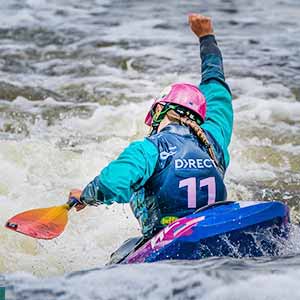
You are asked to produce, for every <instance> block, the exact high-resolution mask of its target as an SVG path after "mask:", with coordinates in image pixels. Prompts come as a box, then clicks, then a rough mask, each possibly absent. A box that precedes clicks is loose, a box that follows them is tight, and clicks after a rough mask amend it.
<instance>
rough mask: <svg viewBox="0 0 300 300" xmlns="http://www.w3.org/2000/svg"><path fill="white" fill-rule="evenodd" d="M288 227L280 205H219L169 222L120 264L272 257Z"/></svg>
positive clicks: (256, 203) (248, 203)
mask: <svg viewBox="0 0 300 300" xmlns="http://www.w3.org/2000/svg"><path fill="white" fill-rule="evenodd" d="M288 224H289V209H288V207H287V206H286V205H285V204H283V203H281V202H277V201H274V202H248V201H247V202H246V201H242V202H233V201H224V202H219V203H215V204H213V205H210V206H206V207H204V208H202V209H200V210H198V212H196V213H194V214H192V215H189V216H187V217H184V218H181V219H178V220H176V221H175V222H173V223H171V224H170V225H168V226H167V227H165V228H164V229H163V230H161V231H160V232H159V233H158V234H157V235H155V236H154V237H153V238H152V239H150V240H149V241H147V242H146V243H145V244H144V245H142V246H141V247H139V248H138V249H137V250H136V251H134V252H133V253H131V254H129V255H128V256H127V257H126V258H125V259H124V260H123V261H122V263H140V262H155V261H159V260H165V259H168V260H170V259H188V260H192V259H201V258H205V257H209V256H232V257H243V256H248V257H251V256H262V255H276V254H277V252H278V239H282V238H287V236H288Z"/></svg>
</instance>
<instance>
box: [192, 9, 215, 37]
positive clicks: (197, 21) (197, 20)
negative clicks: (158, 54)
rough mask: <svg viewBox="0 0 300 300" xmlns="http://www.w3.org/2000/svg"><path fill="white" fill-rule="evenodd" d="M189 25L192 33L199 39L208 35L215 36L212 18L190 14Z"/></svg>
mask: <svg viewBox="0 0 300 300" xmlns="http://www.w3.org/2000/svg"><path fill="white" fill-rule="evenodd" d="M189 24H190V27H191V29H192V31H193V32H194V33H195V34H196V35H197V36H198V37H199V38H200V37H203V36H206V35H210V34H214V30H213V25H212V21H211V18H210V17H205V16H202V15H199V14H190V15H189Z"/></svg>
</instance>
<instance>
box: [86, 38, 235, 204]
mask: <svg viewBox="0 0 300 300" xmlns="http://www.w3.org/2000/svg"><path fill="white" fill-rule="evenodd" d="M200 56H201V61H202V65H201V71H202V80H201V83H200V85H199V89H200V90H201V92H202V93H203V94H204V96H205V98H206V102H207V112H206V119H205V121H204V123H203V124H202V125H201V127H202V128H203V129H205V130H207V131H209V132H210V133H211V134H212V136H213V137H214V138H215V139H216V140H217V142H218V143H219V145H220V146H221V148H222V150H223V154H224V160H225V167H226V168H227V166H228V164H229V159H230V158H229V153H228V146H229V143H230V139H231V135H232V127H233V110H232V97H231V92H230V89H229V87H228V85H227V83H226V82H225V77H224V71H223V62H222V55H221V51H220V50H219V48H218V46H217V42H216V40H215V37H214V36H213V35H209V36H205V37H203V38H201V39H200ZM157 160H158V150H157V148H156V147H155V146H154V144H153V143H151V142H150V141H149V140H147V139H143V140H141V141H136V142H132V143H131V144H130V145H129V146H128V147H127V148H126V149H125V150H124V151H123V152H122V153H121V154H120V156H119V157H118V158H117V159H116V160H113V161H112V162H110V163H109V164H108V165H107V166H106V167H105V168H104V169H103V170H102V171H101V173H100V174H99V175H98V176H96V177H95V178H94V180H92V181H91V182H90V183H89V184H88V185H87V186H86V187H85V189H84V190H83V192H82V196H81V200H82V201H83V202H85V203H86V204H90V205H97V204H112V203H113V202H118V203H128V202H129V201H130V198H131V196H132V194H133V193H134V192H135V191H137V190H139V189H140V188H141V187H143V186H144V185H145V183H146V181H147V180H148V179H149V178H150V177H151V175H152V174H153V172H154V169H155V166H156V163H157Z"/></svg>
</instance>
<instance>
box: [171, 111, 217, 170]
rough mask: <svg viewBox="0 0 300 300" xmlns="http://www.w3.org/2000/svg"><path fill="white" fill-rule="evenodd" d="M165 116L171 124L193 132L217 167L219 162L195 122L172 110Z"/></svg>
mask: <svg viewBox="0 0 300 300" xmlns="http://www.w3.org/2000/svg"><path fill="white" fill-rule="evenodd" d="M167 116H168V118H169V120H170V121H172V122H177V123H180V124H181V125H185V126H188V127H190V128H191V129H192V130H193V131H194V133H195V134H196V136H197V137H198V139H199V140H200V142H202V143H203V144H204V145H205V147H206V148H207V151H208V154H209V156H210V158H211V159H212V160H213V161H214V162H215V164H216V166H218V167H219V162H218V160H217V158H216V156H215V153H214V150H213V147H212V145H211V144H210V142H209V141H208V139H207V137H206V135H205V133H204V131H203V129H202V128H201V127H200V126H199V125H198V124H197V123H196V122H195V121H193V120H191V119H189V118H188V117H187V116H180V115H179V114H178V113H177V112H175V111H174V110H169V111H168V112H167Z"/></svg>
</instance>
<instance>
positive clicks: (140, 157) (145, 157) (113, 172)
mask: <svg viewBox="0 0 300 300" xmlns="http://www.w3.org/2000/svg"><path fill="white" fill-rule="evenodd" d="M157 159H158V150H157V148H156V147H155V145H154V144H153V143H151V142H150V141H148V140H147V139H144V140H143V141H137V142H133V143H131V144H130V145H129V146H128V147H127V148H126V149H125V150H124V151H123V152H122V153H121V154H120V156H119V157H118V158H117V159H116V160H113V161H112V162H110V163H109V164H108V165H107V166H106V167H105V168H104V169H103V170H102V171H101V173H100V175H98V176H96V177H95V178H94V180H92V181H91V182H90V183H89V184H88V185H87V186H86V187H85V188H84V190H83V192H82V195H81V200H82V201H83V202H84V203H86V204H89V205H98V204H107V205H109V204H112V203H113V202H118V203H128V202H129V200H130V198H131V196H132V194H133V192H134V191H136V190H138V189H139V188H140V187H142V186H143V185H144V184H145V183H146V181H147V180H148V179H149V178H150V176H151V175H152V174H153V172H154V169H155V166H156V163H157Z"/></svg>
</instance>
